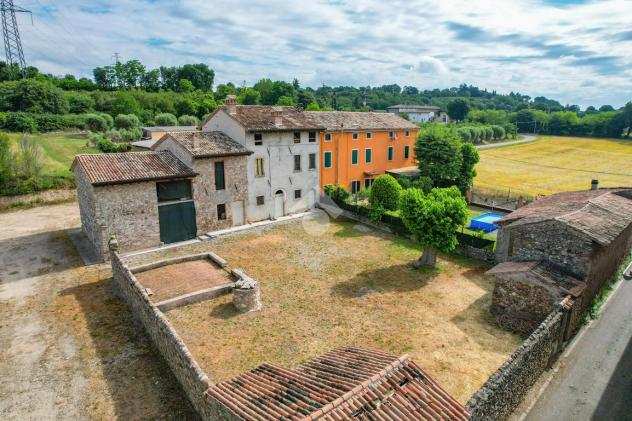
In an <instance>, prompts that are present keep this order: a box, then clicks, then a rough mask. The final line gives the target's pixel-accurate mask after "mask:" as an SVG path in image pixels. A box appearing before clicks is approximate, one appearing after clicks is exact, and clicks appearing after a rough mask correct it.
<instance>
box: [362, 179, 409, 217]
mask: <svg viewBox="0 0 632 421" xmlns="http://www.w3.org/2000/svg"><path fill="white" fill-rule="evenodd" d="M401 193H402V186H400V184H399V183H398V182H397V180H396V179H395V178H394V177H393V176H392V175H389V174H382V175H380V176H379V177H377V178H376V179H375V181H374V182H373V185H372V186H371V194H370V195H369V203H370V204H371V207H372V208H373V207H378V208H383V209H384V210H395V209H397V206H398V204H399V196H400V194H401Z"/></svg>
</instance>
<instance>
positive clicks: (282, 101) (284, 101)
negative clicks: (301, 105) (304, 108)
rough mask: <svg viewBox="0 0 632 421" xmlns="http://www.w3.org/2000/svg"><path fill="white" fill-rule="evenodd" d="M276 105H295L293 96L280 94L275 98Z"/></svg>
mask: <svg viewBox="0 0 632 421" xmlns="http://www.w3.org/2000/svg"><path fill="white" fill-rule="evenodd" d="M276 105H283V106H288V107H291V106H293V105H295V104H294V98H292V97H291V96H281V97H279V99H278V100H277V102H276Z"/></svg>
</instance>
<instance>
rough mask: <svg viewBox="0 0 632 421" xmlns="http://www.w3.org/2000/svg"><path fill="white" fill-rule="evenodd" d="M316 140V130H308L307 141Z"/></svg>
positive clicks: (312, 141)
mask: <svg viewBox="0 0 632 421" xmlns="http://www.w3.org/2000/svg"><path fill="white" fill-rule="evenodd" d="M314 142H316V132H309V143H314Z"/></svg>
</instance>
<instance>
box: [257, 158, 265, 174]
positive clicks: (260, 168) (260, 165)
mask: <svg viewBox="0 0 632 421" xmlns="http://www.w3.org/2000/svg"><path fill="white" fill-rule="evenodd" d="M265 175H266V172H265V170H264V168H263V158H256V159H255V177H263V176H265Z"/></svg>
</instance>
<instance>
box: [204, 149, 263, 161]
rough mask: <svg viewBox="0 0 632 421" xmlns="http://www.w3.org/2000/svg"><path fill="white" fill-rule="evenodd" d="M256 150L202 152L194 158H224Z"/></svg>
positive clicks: (249, 153)
mask: <svg viewBox="0 0 632 421" xmlns="http://www.w3.org/2000/svg"><path fill="white" fill-rule="evenodd" d="M253 153H254V152H252V151H246V152H227V153H216V154H200V155H193V159H203V158H224V157H227V156H248V155H252V154H253Z"/></svg>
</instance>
